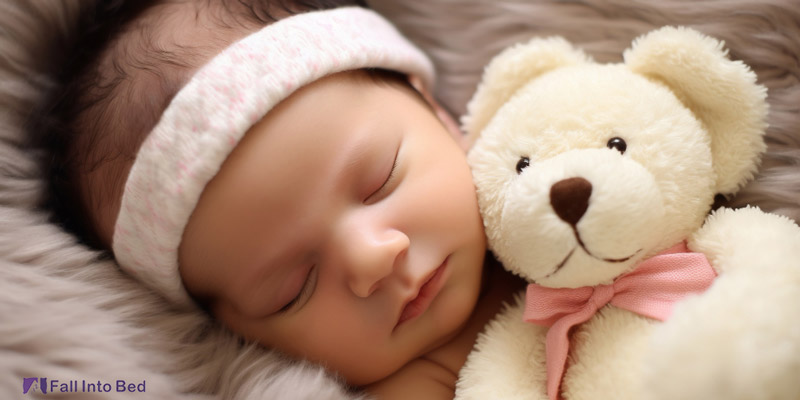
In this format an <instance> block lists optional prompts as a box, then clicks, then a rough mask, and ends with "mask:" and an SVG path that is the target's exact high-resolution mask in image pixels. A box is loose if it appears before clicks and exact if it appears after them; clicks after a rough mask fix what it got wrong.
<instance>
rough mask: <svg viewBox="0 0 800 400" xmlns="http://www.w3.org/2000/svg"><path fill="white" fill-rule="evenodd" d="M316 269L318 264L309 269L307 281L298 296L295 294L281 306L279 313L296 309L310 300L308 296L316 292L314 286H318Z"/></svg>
mask: <svg viewBox="0 0 800 400" xmlns="http://www.w3.org/2000/svg"><path fill="white" fill-rule="evenodd" d="M316 270H317V266H316V265H314V266H312V267H311V269H310V270H309V271H308V275H307V276H306V280H305V283H304V284H303V287H302V288H301V289H300V292H298V293H297V296H295V297H294V298H293V299H292V300H290V301H289V302H288V303H286V305H285V306H283V307H281V309H280V310H278V313H279V314H283V313H286V312H288V311H291V310H292V309H295V308H297V307H299V306H301V305H303V304H305V303H307V302H308V298H309V297H311V294H312V293H313V292H314V288H316V286H317V271H316Z"/></svg>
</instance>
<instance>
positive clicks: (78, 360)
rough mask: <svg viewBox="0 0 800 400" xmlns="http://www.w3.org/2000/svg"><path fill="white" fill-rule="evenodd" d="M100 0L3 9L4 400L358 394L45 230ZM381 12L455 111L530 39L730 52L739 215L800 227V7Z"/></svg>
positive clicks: (0, 338)
mask: <svg viewBox="0 0 800 400" xmlns="http://www.w3.org/2000/svg"><path fill="white" fill-rule="evenodd" d="M89 3H90V2H89V1H86V0H5V1H2V2H0V398H3V399H14V398H32V397H34V398H35V397H37V396H40V397H41V398H47V395H42V394H41V393H40V392H37V393H34V394H30V393H29V394H27V395H23V394H22V392H23V383H24V378H31V377H37V378H47V379H50V380H51V381H52V380H54V379H55V380H59V382H60V383H67V382H69V381H71V380H75V381H77V382H78V384H80V383H81V382H83V381H86V382H87V383H91V382H94V383H100V384H101V385H99V386H100V389H101V390H102V389H103V387H104V386H103V385H102V384H104V383H109V384H110V385H113V388H112V390H111V392H110V393H106V392H95V393H82V392H77V393H65V394H64V395H63V396H61V398H76V399H88V398H93V399H105V398H114V399H117V398H132V399H134V398H137V399H141V398H164V399H167V398H224V399H257V398H258V399H303V398H309V399H326V398H331V399H335V398H355V397H358V394H357V393H352V392H350V391H348V390H346V388H344V386H343V385H341V384H340V383H339V382H338V381H337V380H336V379H335V378H334V377H332V376H331V375H329V374H327V373H325V372H324V371H323V370H321V369H320V368H319V367H316V366H313V365H309V364H306V363H303V362H298V361H292V360H288V359H285V358H283V357H282V356H280V355H279V354H276V353H274V352H271V351H269V350H266V349H263V348H260V347H258V346H253V345H249V344H246V343H242V342H241V341H240V340H239V339H238V338H236V337H234V336H232V335H231V334H229V333H228V332H227V331H226V330H224V329H222V328H221V327H220V326H218V325H217V324H215V323H214V322H213V321H210V320H209V319H208V318H207V317H206V316H205V315H202V314H193V313H181V312H176V311H174V310H171V309H170V308H169V307H168V306H167V304H165V303H164V302H162V300H161V299H160V298H159V297H158V296H156V295H154V294H153V293H150V292H149V291H148V290H146V289H144V288H142V287H141V286H140V285H139V284H137V283H136V282H135V281H133V280H131V279H129V278H128V277H126V276H125V275H124V274H122V273H121V272H120V271H119V270H118V269H117V267H116V266H115V264H114V262H113V261H112V260H110V259H109V258H108V257H107V256H106V255H104V254H98V253H96V252H92V251H89V250H88V249H86V248H85V247H83V246H81V245H78V244H77V243H76V241H75V240H74V239H73V238H72V237H71V236H70V235H69V234H67V233H65V232H63V231H62V230H61V229H60V228H59V227H57V226H55V225H53V224H50V223H48V214H47V211H46V210H42V209H41V208H40V206H39V205H40V203H41V197H42V188H43V182H42V179H41V177H40V174H39V171H38V170H37V165H36V164H35V163H34V158H35V157H36V155H35V154H29V153H26V152H25V151H23V149H22V148H21V146H20V145H21V143H22V141H23V139H24V135H25V130H24V126H25V122H26V118H27V117H28V112H29V111H30V110H31V108H32V107H33V106H34V105H35V104H36V103H37V102H38V101H39V99H40V96H41V94H42V93H44V92H45V91H46V90H47V89H48V85H49V82H50V80H49V74H51V73H52V72H53V71H54V70H55V68H57V66H58V65H59V63H60V60H61V58H60V57H63V53H61V52H60V50H61V49H63V48H64V41H63V37H65V36H66V35H68V34H69V32H70V31H71V29H72V27H73V25H74V23H75V21H76V16H77V13H79V12H80V10H81V8H82V7H86V6H87V5H88V4H89ZM370 3H371V4H372V5H373V7H374V8H375V9H377V10H378V11H379V12H382V13H384V14H385V15H387V16H388V17H389V18H390V19H392V20H394V21H395V23H396V24H397V25H398V26H399V27H400V29H401V30H402V31H404V32H405V33H406V34H407V35H409V36H410V37H411V38H412V40H414V41H416V42H417V43H418V44H419V45H420V46H421V47H422V48H423V49H424V50H426V51H427V52H428V53H429V54H430V55H431V56H432V57H433V59H434V62H435V64H436V66H437V69H438V74H439V86H438V87H437V95H438V97H439V98H440V99H441V100H442V101H443V102H444V103H445V105H446V106H447V107H448V108H449V109H450V110H451V111H452V112H453V113H454V114H455V115H460V114H461V113H463V111H464V109H465V104H466V102H467V100H468V99H469V97H470V96H471V94H472V92H473V90H474V89H475V86H476V84H477V82H478V79H479V77H480V73H481V71H482V68H483V66H484V65H485V64H486V62H487V61H488V60H489V58H491V57H492V56H493V55H494V54H496V53H497V52H498V51H499V50H500V49H501V48H503V47H505V46H508V45H510V44H512V43H514V42H518V41H522V40H525V39H528V38H530V37H531V36H533V35H562V36H564V37H566V38H567V39H568V40H570V41H572V42H573V43H575V44H576V45H578V46H581V47H583V48H584V49H585V50H586V51H587V52H588V53H589V54H591V55H592V56H594V58H595V59H597V60H598V61H615V60H620V59H621V54H622V50H624V49H625V48H626V47H628V45H629V44H630V42H631V40H632V39H633V38H634V37H636V36H638V35H640V34H642V33H644V32H647V31H649V30H651V29H654V28H656V27H659V26H662V25H688V26H692V27H694V28H696V29H698V30H700V31H702V32H704V33H707V34H709V35H711V36H715V37H717V38H720V39H723V40H725V42H726V46H727V47H728V48H730V51H731V57H732V58H734V59H740V60H743V61H744V62H745V63H747V64H749V65H750V66H752V67H753V69H754V70H755V71H756V73H757V75H758V78H759V81H760V82H761V83H762V84H764V85H765V86H766V87H767V88H768V89H769V102H770V106H771V110H770V118H769V123H770V128H769V131H768V134H767V140H768V144H769V151H768V154H767V156H766V157H765V159H764V164H763V166H762V170H761V173H760V174H759V176H758V177H757V179H756V180H755V181H754V182H753V183H752V184H750V185H749V186H748V187H746V188H745V190H743V191H742V192H741V194H740V195H739V196H738V197H736V198H734V199H732V200H731V205H733V206H739V205H743V204H748V203H749V204H755V205H758V206H760V207H761V208H763V209H765V210H768V211H772V212H776V213H781V214H784V215H787V216H789V217H791V218H794V219H795V220H800V40H798V38H800V1H798V0H749V1H745V0H683V1H681V0H664V1H659V2H654V1H646V0H624V1H623V0H576V1H568V2H566V1H557V0H539V1H533V0H426V1H404V0H374V1H371V2H370ZM118 380H123V381H125V382H126V383H127V384H130V383H134V384H143V383H144V384H145V385H144V386H141V387H140V388H145V390H146V393H147V394H146V395H144V396H143V395H142V394H141V393H135V392H134V393H119V392H116V382H117V381H118ZM37 382H38V381H37ZM27 383H28V384H31V382H27ZM106 388H107V387H106Z"/></svg>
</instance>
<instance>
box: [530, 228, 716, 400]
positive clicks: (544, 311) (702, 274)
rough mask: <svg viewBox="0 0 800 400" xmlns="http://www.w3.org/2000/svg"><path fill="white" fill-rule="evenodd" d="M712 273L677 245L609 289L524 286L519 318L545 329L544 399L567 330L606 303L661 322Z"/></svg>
mask: <svg viewBox="0 0 800 400" xmlns="http://www.w3.org/2000/svg"><path fill="white" fill-rule="evenodd" d="M716 276H717V274H716V273H715V272H714V269H713V268H711V265H710V264H709V263H708V259H707V258H706V256H705V255H704V254H702V253H692V252H689V250H688V249H687V247H686V243H685V242H681V243H679V244H677V245H675V246H673V247H671V248H669V249H667V250H666V251H664V252H662V253H659V254H658V255H656V256H653V257H651V258H649V259H647V260H645V261H643V262H642V263H641V264H639V265H638V266H637V267H636V269H634V270H633V271H631V272H629V273H628V274H625V275H623V276H620V277H619V278H617V280H616V281H614V283H612V284H610V285H598V286H593V287H590V286H584V287H579V288H575V289H567V288H558V289H554V288H547V287H543V286H539V285H536V284H530V285H528V291H527V295H526V298H525V313H524V315H523V319H524V320H525V321H526V322H531V323H534V324H537V325H544V326H549V327H550V329H549V330H548V331H547V338H546V342H545V343H546V350H545V352H546V356H547V361H546V362H547V394H548V396H549V397H550V399H552V400H555V399H558V398H559V394H560V386H561V378H562V377H563V375H564V369H565V368H566V362H567V353H568V352H569V337H568V334H569V330H570V328H572V327H573V326H575V325H577V324H580V323H583V322H585V321H587V320H589V318H591V317H592V315H594V313H595V312H597V310H599V309H600V308H601V307H603V306H605V305H606V304H608V303H611V304H612V305H614V306H616V307H619V308H623V309H626V310H628V311H633V312H635V313H637V314H641V315H644V316H646V317H650V318H654V319H658V320H661V321H664V320H666V319H667V318H669V316H670V314H671V313H672V306H673V305H674V303H675V302H676V301H678V300H680V299H682V298H684V297H685V296H687V295H689V294H692V293H702V292H703V291H705V290H706V289H707V288H708V287H709V286H711V283H712V281H713V280H714V277H716Z"/></svg>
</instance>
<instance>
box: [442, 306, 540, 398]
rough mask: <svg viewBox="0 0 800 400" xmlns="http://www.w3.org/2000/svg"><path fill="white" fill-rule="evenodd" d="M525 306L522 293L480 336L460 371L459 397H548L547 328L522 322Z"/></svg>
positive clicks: (457, 395) (457, 391) (457, 387)
mask: <svg viewBox="0 0 800 400" xmlns="http://www.w3.org/2000/svg"><path fill="white" fill-rule="evenodd" d="M523 306H524V294H522V293H521V294H518V295H517V296H516V300H515V302H514V304H513V305H510V306H507V307H505V308H504V310H503V311H502V312H500V313H499V314H498V315H497V316H496V317H495V318H494V319H493V320H492V321H491V322H490V323H489V324H488V325H487V326H486V328H485V330H484V331H483V332H482V333H481V334H480V335H479V336H478V340H477V342H476V344H475V348H474V349H473V350H472V352H471V353H470V354H469V357H468V358H467V363H466V364H465V365H464V367H463V368H462V369H461V372H460V373H459V377H458V382H457V383H456V399H459V400H467V399H470V400H472V399H474V400H491V399H503V400H506V399H507V400H515V399H520V400H522V399H526V400H528V399H530V400H533V399H542V400H546V399H547V394H546V390H547V389H546V370H545V361H544V360H545V347H544V339H545V335H546V333H547V328H544V327H541V326H537V325H533V324H530V323H526V322H523V320H522V310H523Z"/></svg>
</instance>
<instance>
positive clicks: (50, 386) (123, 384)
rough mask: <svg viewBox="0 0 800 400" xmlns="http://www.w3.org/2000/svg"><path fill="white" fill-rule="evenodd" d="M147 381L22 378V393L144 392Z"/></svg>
mask: <svg viewBox="0 0 800 400" xmlns="http://www.w3.org/2000/svg"><path fill="white" fill-rule="evenodd" d="M146 391H147V382H146V381H145V380H142V381H141V382H129V381H125V380H123V379H117V380H114V381H110V382H104V381H100V380H98V381H87V380H86V379H81V380H78V379H71V380H66V381H65V380H58V379H48V378H41V377H35V378H22V394H28V393H37V392H38V393H43V394H47V393H112V392H116V393H121V392H127V393H145V392H146Z"/></svg>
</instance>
